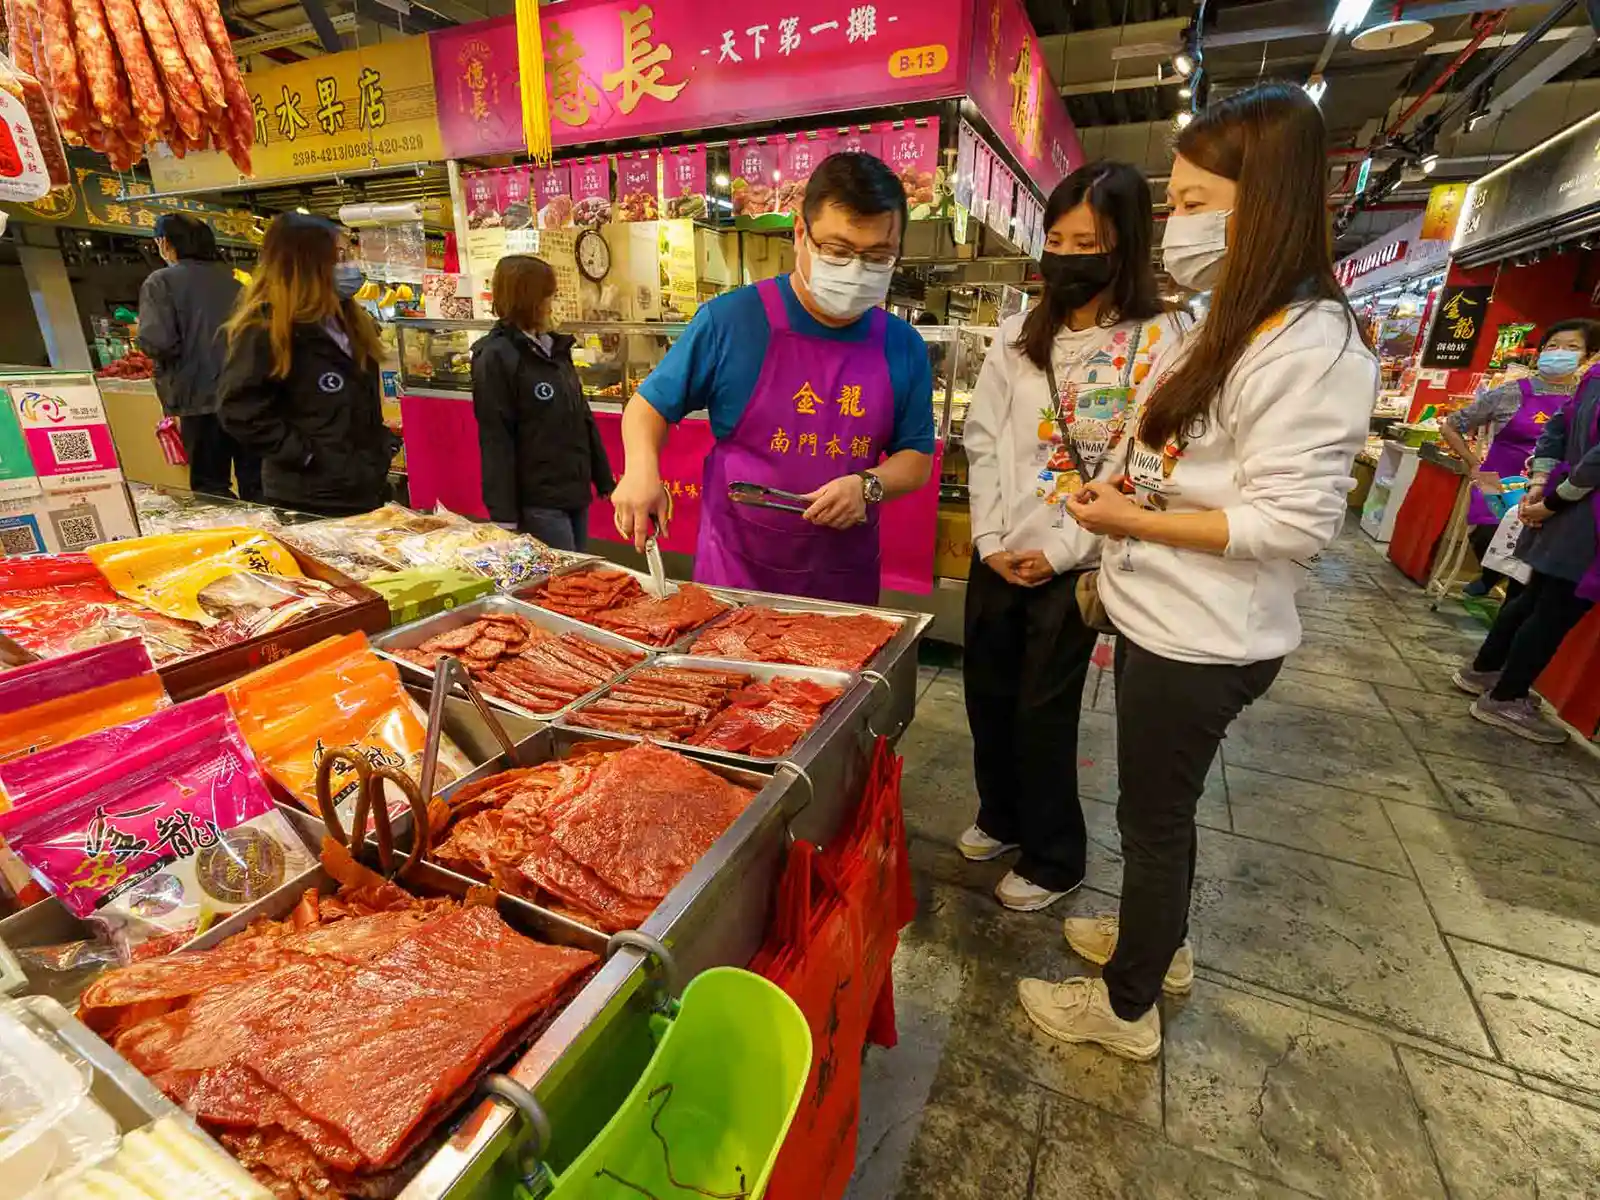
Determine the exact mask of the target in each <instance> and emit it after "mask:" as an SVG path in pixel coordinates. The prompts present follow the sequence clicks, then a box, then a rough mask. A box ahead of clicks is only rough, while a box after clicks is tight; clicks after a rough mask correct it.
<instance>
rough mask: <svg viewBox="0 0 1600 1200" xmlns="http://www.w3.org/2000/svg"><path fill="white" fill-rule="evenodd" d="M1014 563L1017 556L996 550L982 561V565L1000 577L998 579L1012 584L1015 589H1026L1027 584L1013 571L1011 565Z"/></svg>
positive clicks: (1007, 551) (1006, 551) (1009, 552)
mask: <svg viewBox="0 0 1600 1200" xmlns="http://www.w3.org/2000/svg"><path fill="white" fill-rule="evenodd" d="M1016 561H1017V556H1016V555H1015V554H1013V553H1011V551H1009V550H996V551H995V552H994V553H993V554H991V555H989V557H988V558H986V559H984V560H983V565H984V566H986V567H988V568H989V570H991V571H993V572H994V573H995V574H996V575H998V576H1000V578H1001V579H1004V580H1005V581H1006V582H1007V583H1009V584H1013V585H1014V586H1016V587H1027V586H1028V584H1027V583H1026V582H1025V581H1024V580H1023V578H1022V576H1020V575H1018V574H1017V573H1016V571H1015V570H1014V569H1013V564H1014V563H1015V562H1016Z"/></svg>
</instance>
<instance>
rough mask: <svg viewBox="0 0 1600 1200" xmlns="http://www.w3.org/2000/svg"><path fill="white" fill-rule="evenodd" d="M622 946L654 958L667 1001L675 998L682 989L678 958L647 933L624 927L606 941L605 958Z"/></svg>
mask: <svg viewBox="0 0 1600 1200" xmlns="http://www.w3.org/2000/svg"><path fill="white" fill-rule="evenodd" d="M623 947H627V948H629V949H631V950H638V951H640V952H641V953H643V954H644V955H645V956H646V957H647V958H653V959H655V960H656V967H657V969H658V970H659V971H660V972H661V988H662V991H664V992H665V993H666V998H667V1000H669V1001H672V1000H676V999H677V998H678V996H679V995H680V993H681V992H682V991H683V987H682V983H683V980H682V976H681V973H680V972H679V970H678V960H677V959H675V958H674V957H673V956H672V951H670V950H668V949H667V948H666V947H665V946H663V945H662V944H661V943H660V942H658V941H657V940H656V939H655V938H653V937H651V936H650V935H649V934H648V933H640V932H639V931H638V930H637V929H624V930H623V931H622V932H621V933H613V934H612V935H611V938H610V940H609V941H607V942H606V958H607V959H610V958H611V956H612V955H613V954H615V953H616V952H617V951H618V950H621V949H622V948H623Z"/></svg>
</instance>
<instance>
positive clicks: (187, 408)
mask: <svg viewBox="0 0 1600 1200" xmlns="http://www.w3.org/2000/svg"><path fill="white" fill-rule="evenodd" d="M155 233H156V250H157V251H158V252H159V253H160V255H161V258H162V260H163V261H165V262H166V263H167V264H168V265H167V266H165V267H162V268H160V269H159V270H156V271H152V272H151V273H150V275H149V277H148V278H146V279H145V281H144V286H143V287H141V288H140V289H139V349H141V350H143V351H144V352H145V353H146V354H148V355H149V356H150V358H151V360H152V361H153V362H154V363H155V366H156V376H155V383H156V395H157V396H159V397H160V398H161V410H162V411H163V412H164V413H166V414H167V416H169V417H176V418H177V420H178V433H179V435H180V436H181V437H182V438H183V451H184V454H185V455H186V456H187V457H188V459H189V487H190V489H191V490H192V491H196V492H205V493H206V494H208V495H213V496H232V495H233V481H234V479H235V477H237V478H238V481H239V498H240V499H241V500H251V501H259V500H260V499H261V459H260V458H258V457H257V456H256V455H255V454H253V453H252V452H251V451H249V450H248V449H246V448H245V447H244V446H241V445H240V444H239V443H238V442H237V441H235V440H234V439H233V438H231V437H230V436H228V433H227V432H226V431H225V430H224V429H223V428H222V423H221V422H220V421H218V420H217V403H218V401H217V382H218V379H219V378H220V377H221V375H222V363H223V358H224V356H225V354H226V352H227V347H226V346H225V345H224V343H223V339H222V336H221V330H222V323H223V322H224V321H226V320H227V319H228V315H229V314H230V313H231V312H232V311H233V306H234V303H235V301H237V300H238V298H239V281H238V280H237V279H235V278H234V277H233V270H232V268H230V267H229V266H227V264H225V263H220V262H218V261H217V239H216V235H215V234H213V233H212V231H211V226H209V225H207V224H206V223H205V222H204V221H202V220H200V219H198V218H197V217H191V216H189V215H187V214H185V213H165V214H163V215H162V216H161V217H160V218H158V219H157V221H156V229H155Z"/></svg>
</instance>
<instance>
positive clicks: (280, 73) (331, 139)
mask: <svg viewBox="0 0 1600 1200" xmlns="http://www.w3.org/2000/svg"><path fill="white" fill-rule="evenodd" d="M244 84H245V90H246V91H248V92H249V93H250V102H251V105H252V106H253V107H254V109H255V119H256V144H255V149H254V150H252V151H251V158H252V160H253V161H254V164H255V174H254V175H253V176H249V177H248V178H249V179H251V180H253V181H255V182H259V183H279V182H284V181H293V180H295V179H305V178H309V177H312V176H317V175H330V174H334V173H336V172H339V171H365V170H370V169H372V168H374V167H394V166H404V165H406V164H407V163H414V162H432V161H435V160H437V159H440V158H442V157H443V156H444V152H443V147H442V146H441V144H440V141H439V120H438V109H437V106H436V105H435V102H434V93H433V65H432V62H431V60H430V58H429V54H428V39H427V38H425V37H413V38H405V39H402V40H399V41H393V42H379V43H378V44H377V45H375V46H365V47H362V48H361V49H359V50H347V51H345V52H343V53H342V54H329V55H325V56H323V57H320V58H311V59H307V60H306V61H304V62H298V63H291V64H289V65H287V66H282V67H274V68H273V69H272V70H269V71H253V72H251V73H250V74H248V75H246V76H245V77H244ZM164 149H165V148H164V147H162V148H161V150H163V151H164ZM150 176H151V178H152V180H154V182H155V185H156V190H157V191H161V192H168V191H184V190H196V189H202V188H215V187H231V186H236V185H237V184H239V183H240V182H242V181H243V180H244V179H245V178H246V177H244V176H241V175H240V174H239V171H238V168H236V167H235V166H234V165H233V164H232V163H231V162H229V161H228V156H227V155H225V154H222V153H220V152H218V151H214V150H208V151H206V152H204V153H200V154H190V155H188V156H187V157H186V158H182V159H178V158H174V157H172V155H170V154H167V153H160V152H158V153H153V154H152V155H151V158H150Z"/></svg>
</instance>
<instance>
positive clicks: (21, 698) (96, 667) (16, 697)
mask: <svg viewBox="0 0 1600 1200" xmlns="http://www.w3.org/2000/svg"><path fill="white" fill-rule="evenodd" d="M154 670H155V665H154V664H153V663H152V662H151V661H150V652H149V651H148V650H146V649H145V648H144V643H143V642H139V641H132V640H124V641H120V642H107V643H106V644H105V645H103V646H91V647H90V648H89V649H87V650H79V651H76V652H75V653H72V654H67V655H64V656H62V657H61V658H44V659H40V660H39V661H38V662H31V663H24V664H23V665H22V666H20V667H13V668H11V670H9V671H4V672H0V715H4V714H6V713H14V712H16V711H18V710H19V709H24V708H32V707H33V706H34V705H36V704H44V703H45V702H46V701H49V700H57V699H60V698H61V697H62V696H70V695H73V694H75V693H77V692H87V691H89V690H91V689H92V688H97V687H104V686H105V685H106V684H108V683H120V682H121V681H122V680H124V679H133V678H134V677H135V676H139V675H145V674H148V673H149V672H151V671H154Z"/></svg>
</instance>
